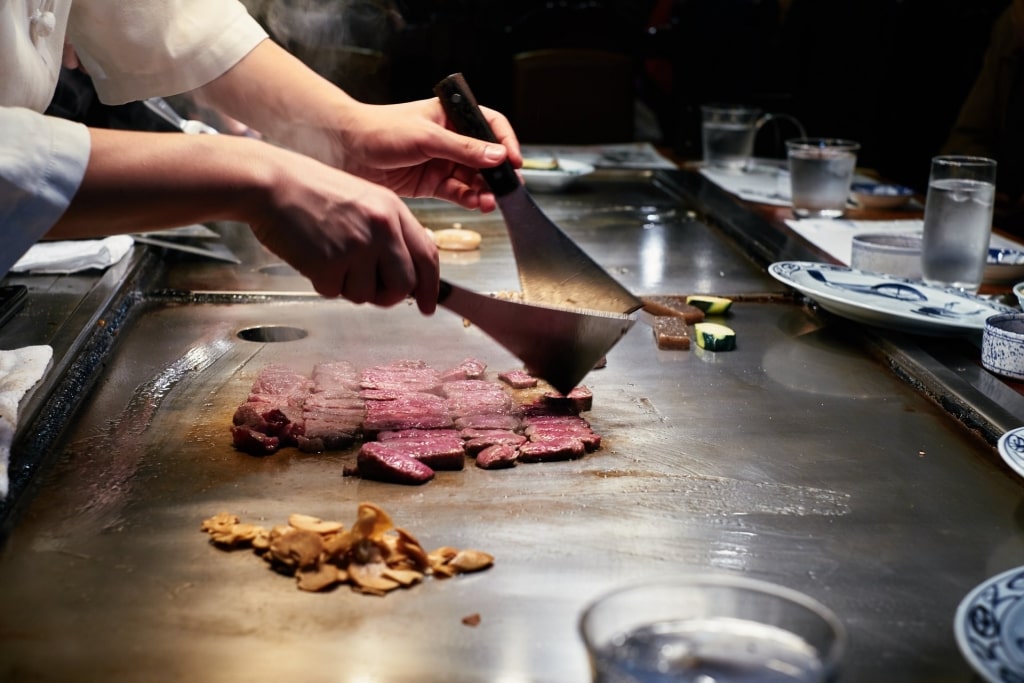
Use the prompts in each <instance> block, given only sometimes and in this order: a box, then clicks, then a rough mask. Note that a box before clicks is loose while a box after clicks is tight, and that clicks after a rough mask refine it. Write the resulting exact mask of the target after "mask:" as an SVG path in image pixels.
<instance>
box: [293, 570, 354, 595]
mask: <svg viewBox="0 0 1024 683" xmlns="http://www.w3.org/2000/svg"><path fill="white" fill-rule="evenodd" d="M295 576H296V577H297V579H298V586H299V590H304V591H309V592H311V593H316V592H317V591H322V590H324V589H325V588H330V587H331V586H333V585H335V584H337V583H339V582H340V581H342V580H343V579H342V578H341V576H340V575H339V572H338V568H337V567H335V566H334V565H333V564H318V565H315V566H313V567H306V568H300V569H298V570H297V571H296V572H295ZM346 577H347V575H346Z"/></svg>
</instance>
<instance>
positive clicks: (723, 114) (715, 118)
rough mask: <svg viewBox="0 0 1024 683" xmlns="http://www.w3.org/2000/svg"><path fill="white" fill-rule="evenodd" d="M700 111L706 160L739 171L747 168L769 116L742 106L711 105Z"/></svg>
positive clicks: (710, 163)
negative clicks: (757, 137)
mask: <svg viewBox="0 0 1024 683" xmlns="http://www.w3.org/2000/svg"><path fill="white" fill-rule="evenodd" d="M700 110H701V142H702V144H703V152H704V163H705V164H706V165H707V166H710V167H712V168H718V169H723V170H726V171H732V172H735V173H741V172H743V171H745V170H746V169H747V166H748V165H749V164H750V159H751V157H752V156H753V154H754V138H755V137H756V136H757V131H759V130H760V129H761V126H763V125H764V123H765V122H766V121H767V120H768V119H769V115H765V116H762V115H761V110H760V109H757V108H756V107H745V106H742V105H728V104H708V105H704V106H702V107H701V108H700Z"/></svg>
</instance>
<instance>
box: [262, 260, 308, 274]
mask: <svg viewBox="0 0 1024 683" xmlns="http://www.w3.org/2000/svg"><path fill="white" fill-rule="evenodd" d="M259 272H260V273H262V274H263V275H299V271H297V270H295V269H294V268H292V267H291V266H289V265H288V264H287V263H272V264H270V265H269V266H263V267H262V268H260V269H259Z"/></svg>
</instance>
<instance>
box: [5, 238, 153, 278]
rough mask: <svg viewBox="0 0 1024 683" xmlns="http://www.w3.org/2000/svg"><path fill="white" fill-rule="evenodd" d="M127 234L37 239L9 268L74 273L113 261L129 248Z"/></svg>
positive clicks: (109, 263) (132, 242) (110, 264)
mask: <svg viewBox="0 0 1024 683" xmlns="http://www.w3.org/2000/svg"><path fill="white" fill-rule="evenodd" d="M134 243H135V241H134V240H133V239H132V238H131V236H130V235H114V236H113V237H107V238H105V239H101V240H61V241H56V242H37V243H36V244H34V245H32V247H30V248H29V250H28V251H27V252H25V255H24V256H22V257H21V258H20V259H18V262H17V263H15V264H14V266H13V267H12V268H11V271H12V272H15V273H25V272H32V273H40V274H60V275H64V274H67V273H76V272H78V271H80V270H89V269H90V268H107V267H109V266H112V265H114V264H115V263H117V262H118V261H120V260H121V259H122V258H124V256H125V254H127V253H128V251H129V250H130V249H131V248H132V244H134Z"/></svg>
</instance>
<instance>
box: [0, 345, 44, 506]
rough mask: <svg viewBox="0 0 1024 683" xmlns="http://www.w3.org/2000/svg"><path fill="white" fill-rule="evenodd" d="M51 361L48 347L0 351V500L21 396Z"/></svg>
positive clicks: (4, 494) (5, 483)
mask: <svg viewBox="0 0 1024 683" xmlns="http://www.w3.org/2000/svg"><path fill="white" fill-rule="evenodd" d="M52 358H53V348H52V347H50V346H26V347H24V348H21V349H14V350H11V351H0V500H3V499H4V498H6V497H7V489H8V488H9V484H10V482H9V479H8V477H7V466H8V464H9V463H10V461H11V444H12V443H13V442H14V431H15V429H16V428H17V426H18V408H19V405H20V403H21V399H22V398H23V397H24V396H25V392H27V391H28V390H29V389H31V388H32V387H34V386H35V385H36V383H38V382H39V380H40V379H42V377H43V374H44V373H45V372H46V369H47V368H48V367H49V365H50V360H51V359H52Z"/></svg>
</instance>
